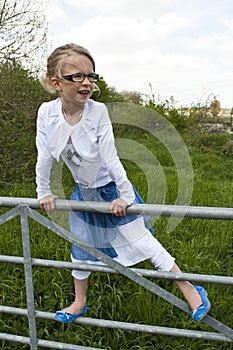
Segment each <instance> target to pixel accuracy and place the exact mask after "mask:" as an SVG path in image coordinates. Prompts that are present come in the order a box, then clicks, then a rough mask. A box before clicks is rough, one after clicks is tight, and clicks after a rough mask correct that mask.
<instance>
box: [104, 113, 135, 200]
mask: <svg viewBox="0 0 233 350" xmlns="http://www.w3.org/2000/svg"><path fill="white" fill-rule="evenodd" d="M105 108H106V107H105ZM98 147H99V154H100V157H101V159H102V161H103V163H104V165H105V167H106V168H107V169H108V171H109V173H110V176H111V178H112V179H113V181H115V183H116V186H117V188H118V190H119V192H120V197H121V198H122V199H124V200H125V201H126V203H127V204H128V205H130V204H132V203H133V202H134V199H135V194H134V191H133V187H132V184H131V182H130V181H129V180H128V178H127V175H126V171H125V169H124V167H123V165H122V163H121V161H120V159H119V157H118V155H117V150H116V147H115V142H114V135H113V130H112V124H111V121H110V118H109V116H108V111H107V108H106V109H105V112H104V114H103V118H102V119H101V123H100V125H99V128H98Z"/></svg>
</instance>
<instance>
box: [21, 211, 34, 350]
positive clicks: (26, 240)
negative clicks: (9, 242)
mask: <svg viewBox="0 0 233 350" xmlns="http://www.w3.org/2000/svg"><path fill="white" fill-rule="evenodd" d="M20 209H21V216H20V219H21V228H22V241H23V257H24V272H25V284H26V296H27V310H28V325H29V336H30V348H31V350H37V349H38V347H37V334H36V318H35V317H36V313H35V302H34V288H33V275H32V259H31V246H30V231H29V223H28V215H27V214H28V207H26V206H22V205H21V206H20Z"/></svg>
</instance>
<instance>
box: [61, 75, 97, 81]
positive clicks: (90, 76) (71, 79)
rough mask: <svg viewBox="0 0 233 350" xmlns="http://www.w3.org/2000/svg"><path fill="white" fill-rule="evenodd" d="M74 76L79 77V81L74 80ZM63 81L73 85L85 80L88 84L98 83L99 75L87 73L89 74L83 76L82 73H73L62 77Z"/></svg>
mask: <svg viewBox="0 0 233 350" xmlns="http://www.w3.org/2000/svg"><path fill="white" fill-rule="evenodd" d="M75 76H76V77H77V76H79V77H81V78H80V79H79V80H75ZM62 78H63V79H65V80H69V81H72V82H74V83H82V82H83V80H85V78H87V79H88V80H89V82H90V83H97V81H99V74H97V73H89V74H84V73H74V74H70V75H63V76H62Z"/></svg>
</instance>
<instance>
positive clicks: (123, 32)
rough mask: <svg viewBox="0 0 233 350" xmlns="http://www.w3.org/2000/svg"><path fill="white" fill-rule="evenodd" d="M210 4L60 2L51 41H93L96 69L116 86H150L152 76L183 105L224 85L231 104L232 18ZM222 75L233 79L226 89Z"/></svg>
mask: <svg viewBox="0 0 233 350" xmlns="http://www.w3.org/2000/svg"><path fill="white" fill-rule="evenodd" d="M53 1H54V0H53ZM182 3H183V5H184V6H183V7H182ZM224 3H226V1H225V2H224ZM216 4H217V3H216V2H215V10H214V11H215V13H217V9H216V6H217V5H216ZM65 5H67V6H65ZM178 5H179V6H178ZM188 5H192V7H189V6H188ZM208 6H209V7H208ZM219 6H220V5H219ZM210 9H211V2H209V5H208V3H205V8H204V9H203V8H201V7H198V2H197V5H196V1H195V2H193V1H192V0H190V2H189V3H188V4H187V2H184V0H166V1H160V0H144V1H143V3H141V2H139V1H135V0H127V1H125V0H118V1H115V0H98V1H96V0H89V1H87V2H82V1H75V0H63V1H56V10H55V12H54V11H52V12H50V15H49V16H50V20H49V21H50V23H51V25H50V26H51V36H52V40H53V47H57V46H59V45H62V44H64V43H67V42H76V43H78V44H81V45H83V46H84V47H86V48H88V49H89V50H90V52H91V53H92V54H93V56H94V58H95V60H96V66H97V70H98V73H100V74H101V75H102V76H103V77H104V79H105V80H106V82H107V84H109V85H112V86H115V87H116V88H117V90H118V91H121V90H124V89H127V90H137V91H140V92H144V93H148V92H149V83H151V84H152V86H153V87H154V89H155V90H156V93H157V92H158V93H160V94H161V96H164V98H167V97H169V96H171V95H173V96H175V98H176V97H177V98H176V99H177V100H179V101H180V102H181V103H184V104H185V103H189V102H192V99H193V96H196V95H197V94H200V93H203V91H204V90H205V91H206V90H208V91H209V90H210V92H213V93H215V91H217V92H216V94H218V95H222V93H223V92H224V97H223V98H224V101H225V102H224V103H226V104H227V106H228V107H229V106H231V104H232V103H233V101H232V102H231V95H232V94H231V88H230V83H229V81H230V80H229V79H231V78H232V74H231V73H229V71H230V72H231V71H232V70H233V69H232V63H231V57H232V55H233V42H232V36H233V20H232V19H231V18H229V17H228V15H227V11H226V14H225V13H223V14H222V15H221V16H219V17H218V16H215V17H214V16H212V17H211V16H208V13H209V12H208V11H209V10H210ZM221 9H222V7H221ZM209 20H210V22H208V21H209ZM65 23H66V25H65ZM58 34H59V35H58ZM221 80H222V81H228V84H225V86H224V88H223V84H220V83H219V84H217V83H216V81H221ZM211 81H212V82H213V83H212V84H211V83H210V82H211ZM214 81H215V83H214ZM221 89H222V90H221Z"/></svg>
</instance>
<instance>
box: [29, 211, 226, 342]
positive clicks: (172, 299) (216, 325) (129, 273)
mask: <svg viewBox="0 0 233 350" xmlns="http://www.w3.org/2000/svg"><path fill="white" fill-rule="evenodd" d="M28 215H29V216H30V217H31V218H32V219H34V220H36V221H37V222H39V223H40V224H42V225H43V226H45V227H47V228H48V229H49V230H51V231H53V232H54V233H56V234H57V235H58V236H60V237H62V238H64V239H66V240H67V241H69V242H70V243H73V244H75V245H77V246H78V247H80V248H81V249H83V250H85V251H86V252H88V253H89V254H91V255H92V256H94V257H95V258H97V259H98V260H100V261H102V262H103V263H104V264H106V265H108V266H110V267H111V268H113V269H114V270H115V271H117V272H119V273H121V274H122V275H124V276H126V277H128V278H129V279H131V280H133V281H134V282H136V283H137V284H139V285H141V286H143V287H144V288H146V289H148V290H150V291H151V292H152V293H154V294H156V295H158V296H159V297H161V298H162V299H164V300H166V301H168V302H169V303H171V304H173V305H175V306H176V307H178V308H179V309H181V310H183V311H185V312H186V313H188V314H189V313H190V311H191V310H190V307H189V306H188V304H187V303H186V302H184V301H183V300H181V299H179V298H178V297H176V296H175V295H173V294H172V293H170V292H168V291H166V290H165V289H163V288H161V287H159V286H158V285H156V284H155V283H153V282H151V281H149V280H147V279H146V278H145V277H142V276H141V275H140V274H138V273H136V272H135V271H133V270H131V269H128V268H127V267H125V266H124V265H122V264H120V263H119V262H117V261H115V260H113V259H112V258H110V257H109V256H107V255H105V254H104V253H102V252H100V251H99V250H98V249H96V248H94V247H93V246H91V245H89V244H87V243H85V242H83V241H81V240H79V239H77V238H76V237H74V236H73V235H72V234H71V233H70V232H69V231H67V230H65V229H64V228H62V227H60V226H59V225H57V224H55V223H54V222H52V221H51V220H49V219H47V218H46V217H44V216H42V215H41V214H39V213H37V212H36V211H34V210H32V209H30V208H29V207H28ZM202 322H203V323H205V324H207V325H208V326H210V327H212V328H213V329H215V330H217V331H218V332H220V333H223V334H224V335H225V336H227V337H228V338H229V339H232V340H233V330H232V329H231V328H229V327H228V326H226V325H224V324H223V323H221V322H219V321H218V320H216V319H214V318H213V317H211V316H209V315H206V316H205V317H204V318H203V320H202Z"/></svg>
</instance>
